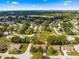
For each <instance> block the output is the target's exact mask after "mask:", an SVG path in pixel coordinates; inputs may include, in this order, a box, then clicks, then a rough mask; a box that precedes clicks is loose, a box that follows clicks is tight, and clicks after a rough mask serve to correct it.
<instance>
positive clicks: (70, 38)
mask: <svg viewBox="0 0 79 59" xmlns="http://www.w3.org/2000/svg"><path fill="white" fill-rule="evenodd" d="M66 40H67V41H69V42H73V41H75V38H74V37H72V36H67V38H66Z"/></svg>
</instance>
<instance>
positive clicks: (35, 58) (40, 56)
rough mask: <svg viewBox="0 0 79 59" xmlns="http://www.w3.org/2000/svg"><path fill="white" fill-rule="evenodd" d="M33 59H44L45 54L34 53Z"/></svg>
mask: <svg viewBox="0 0 79 59" xmlns="http://www.w3.org/2000/svg"><path fill="white" fill-rule="evenodd" d="M31 59H43V54H42V53H41V52H37V53H34V54H33V56H32V58H31Z"/></svg>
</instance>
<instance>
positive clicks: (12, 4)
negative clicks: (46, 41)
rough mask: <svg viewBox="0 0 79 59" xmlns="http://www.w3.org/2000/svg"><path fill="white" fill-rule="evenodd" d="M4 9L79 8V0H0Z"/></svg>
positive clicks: (2, 9) (0, 8) (1, 7)
mask: <svg viewBox="0 0 79 59" xmlns="http://www.w3.org/2000/svg"><path fill="white" fill-rule="evenodd" d="M4 10H79V0H0V11H4Z"/></svg>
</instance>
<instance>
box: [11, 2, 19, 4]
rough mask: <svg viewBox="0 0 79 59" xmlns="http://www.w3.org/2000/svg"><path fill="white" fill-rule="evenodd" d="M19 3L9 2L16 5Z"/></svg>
mask: <svg viewBox="0 0 79 59" xmlns="http://www.w3.org/2000/svg"><path fill="white" fill-rule="evenodd" d="M18 3H19V2H11V4H18Z"/></svg>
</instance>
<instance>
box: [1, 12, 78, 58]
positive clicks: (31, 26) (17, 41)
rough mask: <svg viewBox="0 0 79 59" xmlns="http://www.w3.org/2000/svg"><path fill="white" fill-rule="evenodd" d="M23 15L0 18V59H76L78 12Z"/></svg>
mask: <svg viewBox="0 0 79 59" xmlns="http://www.w3.org/2000/svg"><path fill="white" fill-rule="evenodd" d="M21 12H23V11H21ZM25 12H28V11H25ZM25 12H23V13H20V14H16V15H14V14H6V13H5V14H3V15H0V59H79V12H75V11H70V12H69V11H63V12H62V11H45V12H44V11H42V12H39V11H38V12H36V14H35V13H34V12H35V11H30V12H33V13H34V14H33V13H31V14H27V13H25ZM43 12H44V13H43Z"/></svg>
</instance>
